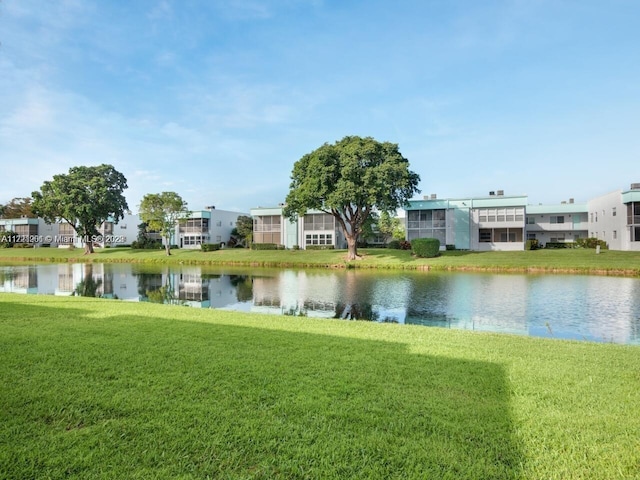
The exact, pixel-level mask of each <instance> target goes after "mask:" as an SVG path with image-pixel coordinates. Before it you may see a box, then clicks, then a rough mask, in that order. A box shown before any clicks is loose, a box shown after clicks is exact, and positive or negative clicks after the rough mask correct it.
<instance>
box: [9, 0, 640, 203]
mask: <svg viewBox="0 0 640 480" xmlns="http://www.w3.org/2000/svg"><path fill="white" fill-rule="evenodd" d="M638 19H640V2H638V1H636V0H610V1H608V2H604V1H601V0H575V1H563V0H550V1H546V0H487V1H477V0H468V1H467V0H459V1H456V0H449V1H447V0H416V1H413V0H406V1H405V0H396V1H376V0H371V1H350V0H344V1H337V0H335V1H329V0H324V1H323V0H271V1H259V0H227V1H216V0H175V1H173V0H136V1H130V0H110V1H98V0H92V1H89V0H59V1H55V2H52V1H48V0H39V1H36V0H3V1H2V2H1V3H0V42H1V44H0V170H1V175H0V179H1V180H0V203H5V202H7V201H8V200H10V199H11V198H13V197H22V196H28V195H30V194H31V192H32V191H33V190H36V189H38V188H39V187H40V186H41V185H42V182H44V181H45V180H49V179H51V178H52V177H53V175H54V174H57V173H66V172H67V171H68V169H69V168H70V167H72V166H77V165H97V164H100V163H109V164H112V165H114V166H115V168H116V169H118V170H119V171H121V172H122V173H123V174H124V175H125V176H126V177H127V179H128V184H129V188H128V189H127V191H126V192H125V193H126V196H127V200H128V203H129V207H130V208H131V210H133V211H134V212H135V211H137V206H138V205H139V203H140V200H141V198H142V196H143V195H144V194H145V193H157V192H161V191H175V192H177V193H179V194H180V195H181V196H182V197H183V198H184V199H185V200H186V201H187V202H188V204H189V207H190V208H192V209H201V208H203V207H205V206H207V205H216V207H217V208H220V209H226V210H236V211H245V212H247V211H248V210H249V209H250V208H252V207H256V206H273V205H277V204H278V203H279V202H282V201H283V200H284V198H285V197H286V195H287V192H288V188H289V182H290V174H291V170H292V167H293V164H294V163H295V162H296V161H297V160H298V159H299V158H300V157H301V156H302V155H304V154H305V153H308V152H311V151H312V150H314V149H316V148H317V147H319V146H320V145H322V144H323V143H325V142H329V143H333V142H334V141H336V140H339V139H341V138H342V137H344V136H345V135H361V136H372V137H374V138H376V139H377V140H380V141H390V142H394V143H398V144H399V146H400V151H401V152H402V154H403V155H404V156H405V157H407V158H408V159H409V161H410V165H411V169H412V170H414V171H415V172H417V173H419V174H420V176H421V182H420V189H421V190H422V194H425V195H426V194H431V193H437V194H438V196H439V197H464V196H482V195H486V194H487V193H488V192H489V191H490V190H498V189H501V190H504V191H505V194H507V195H509V194H514V195H516V194H528V195H529V200H530V203H536V204H537V203H559V202H560V201H563V200H567V199H568V198H575V200H576V202H584V201H587V200H588V199H590V198H592V197H594V196H597V195H600V194H604V193H608V192H610V191H613V190H617V189H625V188H628V187H629V184H630V183H632V182H640V29H639V28H638ZM422 194H421V195H422Z"/></svg>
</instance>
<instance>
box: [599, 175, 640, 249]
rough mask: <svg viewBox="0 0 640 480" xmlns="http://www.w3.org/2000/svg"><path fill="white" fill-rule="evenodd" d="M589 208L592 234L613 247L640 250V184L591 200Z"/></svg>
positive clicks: (610, 247)
mask: <svg viewBox="0 0 640 480" xmlns="http://www.w3.org/2000/svg"><path fill="white" fill-rule="evenodd" d="M587 210H588V215H589V223H588V225H589V237H592V238H599V239H601V240H604V241H605V242H607V245H608V246H609V249H611V250H631V251H636V252H637V251H640V183H633V184H631V188H630V189H629V190H617V191H615V192H611V193H608V194H606V195H602V196H600V197H596V198H594V199H592V200H590V201H589V202H588V203H587Z"/></svg>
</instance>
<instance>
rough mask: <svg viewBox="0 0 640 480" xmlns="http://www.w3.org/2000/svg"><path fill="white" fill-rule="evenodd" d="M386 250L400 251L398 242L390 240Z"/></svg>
mask: <svg viewBox="0 0 640 480" xmlns="http://www.w3.org/2000/svg"><path fill="white" fill-rule="evenodd" d="M387 248H391V249H393V250H400V240H391V241H390V242H389V243H387Z"/></svg>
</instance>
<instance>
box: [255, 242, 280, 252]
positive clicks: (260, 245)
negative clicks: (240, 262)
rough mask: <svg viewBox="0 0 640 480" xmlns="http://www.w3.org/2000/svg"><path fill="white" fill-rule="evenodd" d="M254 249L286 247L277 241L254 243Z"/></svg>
mask: <svg viewBox="0 0 640 480" xmlns="http://www.w3.org/2000/svg"><path fill="white" fill-rule="evenodd" d="M251 249H252V250H281V249H284V247H281V246H279V245H278V244H277V243H252V244H251Z"/></svg>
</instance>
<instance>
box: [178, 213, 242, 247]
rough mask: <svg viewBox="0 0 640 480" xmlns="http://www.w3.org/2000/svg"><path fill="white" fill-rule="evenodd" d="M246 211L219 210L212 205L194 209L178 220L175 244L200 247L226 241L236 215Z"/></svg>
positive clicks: (233, 226)
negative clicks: (203, 208) (202, 208)
mask: <svg viewBox="0 0 640 480" xmlns="http://www.w3.org/2000/svg"><path fill="white" fill-rule="evenodd" d="M243 215H245V216H249V214H247V213H242V212H232V211H229V210H219V209H217V208H216V207H214V206H210V207H207V208H206V209H205V210H195V211H192V212H190V213H189V216H188V217H186V218H183V219H181V220H179V221H178V225H176V231H175V234H174V239H175V244H176V245H178V246H179V247H180V248H190V249H195V248H200V246H201V245H202V244H204V243H217V244H220V243H226V242H228V241H229V239H230V238H231V232H232V231H233V229H234V228H236V223H237V221H238V217H240V216H243Z"/></svg>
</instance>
